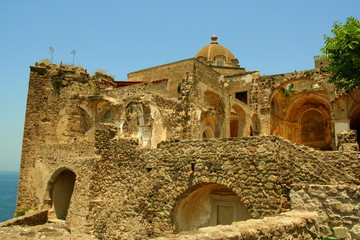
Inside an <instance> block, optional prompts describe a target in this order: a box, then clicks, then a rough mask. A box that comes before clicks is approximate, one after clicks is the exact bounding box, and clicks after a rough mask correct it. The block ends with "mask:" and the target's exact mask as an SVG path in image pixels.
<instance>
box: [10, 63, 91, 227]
mask: <svg viewBox="0 0 360 240" xmlns="http://www.w3.org/2000/svg"><path fill="white" fill-rule="evenodd" d="M94 90H95V89H94V86H93V85H92V84H91V82H90V77H89V75H88V74H87V73H86V71H85V70H84V69H81V68H73V67H69V66H61V67H60V66H59V65H54V64H37V65H36V66H33V67H31V72H30V82H29V93H28V102H27V108H26V119H25V129H24V138H23V148H22V158H21V167H20V179H19V188H18V198H17V208H18V209H19V208H31V209H33V210H36V209H50V208H51V207H52V199H51V198H52V192H51V191H52V187H53V186H52V185H53V184H54V182H55V181H56V177H57V176H58V174H60V173H61V171H62V170H64V169H69V170H71V171H73V172H74V173H75V174H76V176H77V179H76V185H75V189H74V192H73V194H74V198H73V199H72V202H71V203H70V210H69V216H71V217H69V218H68V220H69V224H70V225H72V224H74V226H77V225H81V222H83V221H84V220H85V219H86V216H87V207H86V206H87V201H88V191H87V189H88V188H89V185H88V184H89V182H90V177H91V172H92V171H93V170H92V161H93V160H94V159H95V158H96V156H95V154H94V147H93V143H92V142H89V141H87V140H86V137H85V131H84V126H85V125H86V124H85V123H84V121H83V120H84V119H85V118H86V116H84V115H83V112H81V110H80V109H79V102H80V101H81V97H80V94H84V95H91V94H93V93H94ZM78 207H79V208H78Z"/></svg>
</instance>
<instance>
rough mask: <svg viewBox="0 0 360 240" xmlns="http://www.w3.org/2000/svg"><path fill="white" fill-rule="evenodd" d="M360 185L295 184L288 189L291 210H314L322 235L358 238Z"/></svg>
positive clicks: (359, 227)
mask: <svg viewBox="0 0 360 240" xmlns="http://www.w3.org/2000/svg"><path fill="white" fill-rule="evenodd" d="M359 196H360V187H359V186H348V185H295V186H294V188H293V189H292V190H291V192H290V198H291V206H292V208H293V209H294V210H300V211H316V212H317V213H318V214H319V219H318V225H319V227H320V228H321V229H322V232H323V233H324V234H325V236H335V237H337V238H339V239H344V238H345V239H360V224H359V222H360V198H359Z"/></svg>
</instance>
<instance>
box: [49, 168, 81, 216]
mask: <svg viewBox="0 0 360 240" xmlns="http://www.w3.org/2000/svg"><path fill="white" fill-rule="evenodd" d="M75 181H76V174H75V173H74V172H73V171H72V170H70V169H68V168H65V167H64V168H60V169H58V170H56V171H55V172H54V174H53V175H52V176H51V178H50V180H49V182H48V191H47V193H48V197H49V198H50V199H51V200H50V202H49V203H50V204H49V205H50V206H49V207H51V209H52V211H53V212H54V213H55V215H56V218H57V219H63V220H65V219H66V217H67V213H68V210H69V207H70V201H71V197H72V193H73V190H74V186H75Z"/></svg>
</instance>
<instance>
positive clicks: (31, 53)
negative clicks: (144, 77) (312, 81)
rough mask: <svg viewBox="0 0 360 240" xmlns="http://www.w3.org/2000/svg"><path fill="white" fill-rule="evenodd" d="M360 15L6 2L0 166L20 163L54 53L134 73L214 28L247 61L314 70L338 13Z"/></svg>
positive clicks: (278, 4)
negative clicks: (35, 95)
mask: <svg viewBox="0 0 360 240" xmlns="http://www.w3.org/2000/svg"><path fill="white" fill-rule="evenodd" d="M349 16H353V17H355V18H357V19H360V1H359V0H342V1H339V0H336V1H335V0H311V1H310V0H302V1H298V0H293V1H289V0H272V1H269V0H262V1H260V0H252V1H241V0H237V1H232V0H228V1H213V0H206V1H205V0H204V1H203V0H182V1H171V0H164V1H163V0H161V1H160V0H151V1H150V0H147V1H145V0H144V1H139V0H136V1H135V0H134V1H121V0H118V1H115V0H113V1H110V0H103V1H100V0H98V1H93V0H86V1H85V0H71V1H70V0H60V1H49V0H46V1H40V0H32V1H28V0H1V1H0V107H1V115H0V170H13V171H16V170H18V169H19V165H20V156H21V144H22V134H23V126H24V118H25V105H26V98H27V87H28V77H29V66H30V65H34V64H35V62H37V61H39V60H41V59H46V58H50V53H49V47H53V48H54V50H55V52H54V59H53V62H54V63H59V62H60V61H62V62H63V63H72V55H71V53H70V52H71V51H72V50H73V49H75V50H76V52H77V54H76V55H75V63H76V64H81V65H82V66H83V67H84V68H86V69H88V72H90V73H92V72H94V71H95V70H97V69H105V70H107V71H108V72H109V73H110V74H112V75H114V76H115V77H116V80H126V75H127V73H129V72H132V71H136V70H140V69H143V68H147V67H152V66H157V65H161V64H165V63H169V62H173V61H178V60H182V59H187V58H192V57H194V56H195V54H196V53H197V52H198V51H199V50H200V49H201V48H202V47H203V46H205V45H207V44H209V43H210V37H211V35H213V34H216V35H217V36H218V42H219V43H220V44H222V45H224V46H226V47H227V48H229V49H230V51H232V53H233V54H234V55H235V56H236V57H237V58H238V59H239V61H240V65H241V67H245V68H246V69H247V70H260V73H261V74H266V75H270V74H276V73H284V72H293V71H295V70H297V71H300V70H305V69H311V68H313V56H314V55H318V54H320V51H319V49H320V48H321V47H322V46H323V44H324V40H323V35H324V34H330V31H331V28H332V25H333V21H335V20H338V21H340V22H345V20H346V18H347V17H349Z"/></svg>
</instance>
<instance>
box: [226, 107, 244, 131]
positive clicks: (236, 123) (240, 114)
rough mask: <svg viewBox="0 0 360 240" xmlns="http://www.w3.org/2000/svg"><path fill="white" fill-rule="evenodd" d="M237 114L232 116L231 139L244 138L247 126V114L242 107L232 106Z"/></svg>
mask: <svg viewBox="0 0 360 240" xmlns="http://www.w3.org/2000/svg"><path fill="white" fill-rule="evenodd" d="M232 110H234V111H235V114H233V113H231V116H230V137H243V136H244V131H245V125H246V114H245V111H244V109H243V108H242V107H240V106H239V105H237V104H234V105H233V106H232Z"/></svg>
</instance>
